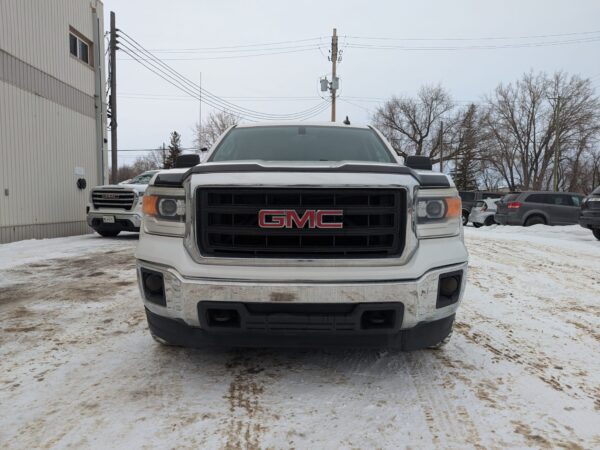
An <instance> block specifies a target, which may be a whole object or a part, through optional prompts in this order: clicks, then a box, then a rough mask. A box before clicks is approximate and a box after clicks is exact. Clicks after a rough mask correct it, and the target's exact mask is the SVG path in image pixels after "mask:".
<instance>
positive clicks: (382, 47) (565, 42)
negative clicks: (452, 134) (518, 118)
mask: <svg viewBox="0 0 600 450" xmlns="http://www.w3.org/2000/svg"><path fill="white" fill-rule="evenodd" d="M593 42H600V36H594V37H591V38H585V39H571V40H562V41H545V42H525V43H521V44H482V45H455V46H405V45H391V44H387V45H377V44H363V43H351V42H350V43H349V44H348V48H355V49H363V50H405V51H432V50H433V51H457V50H498V49H507V48H534V47H556V46H561V45H569V44H582V43H593Z"/></svg>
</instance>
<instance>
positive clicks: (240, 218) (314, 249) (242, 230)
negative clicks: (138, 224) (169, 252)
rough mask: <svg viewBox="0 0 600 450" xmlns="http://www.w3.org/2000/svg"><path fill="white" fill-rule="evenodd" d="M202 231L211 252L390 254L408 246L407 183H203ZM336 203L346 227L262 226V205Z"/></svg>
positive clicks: (203, 246)
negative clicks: (349, 185) (395, 185)
mask: <svg viewBox="0 0 600 450" xmlns="http://www.w3.org/2000/svg"><path fill="white" fill-rule="evenodd" d="M196 197H197V205H196V206H197V216H196V232H197V240H198V247H199V249H200V252H201V253H202V254H203V255H205V256H222V257H227V256H233V257H242V258H244V257H245V258H261V257H275V258H286V257H289V258H306V257H308V258H343V257H345V258H367V257H371V258H385V257H397V256H400V255H401V254H402V250H403V249H404V234H405V224H404V222H405V219H406V199H405V192H404V190H402V189H368V188H365V189H347V188H327V189H313V188H305V189H288V188H217V187H215V188H212V187H210V188H209V187H207V188H204V187H202V188H198V190H197V191H196ZM270 208H275V209H286V210H287V209H289V210H293V211H296V212H297V213H298V214H303V213H304V212H305V211H306V210H307V209H321V208H323V209H326V208H336V209H339V210H341V211H343V218H340V221H341V223H343V227H340V229H319V228H309V227H304V228H293V229H289V228H287V229H272V228H261V227H260V226H259V223H258V215H259V212H260V210H262V209H270Z"/></svg>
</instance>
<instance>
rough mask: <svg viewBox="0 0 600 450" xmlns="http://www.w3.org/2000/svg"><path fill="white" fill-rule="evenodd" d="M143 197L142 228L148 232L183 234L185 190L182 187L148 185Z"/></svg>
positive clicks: (171, 234)
mask: <svg viewBox="0 0 600 450" xmlns="http://www.w3.org/2000/svg"><path fill="white" fill-rule="evenodd" d="M142 198H143V207H142V211H143V212H144V230H145V231H146V232H147V233H150V234H161V235H165V236H183V235H184V234H185V209H186V208H185V192H184V190H183V189H171V188H158V187H149V188H148V189H147V190H146V192H145V195H144V196H143V197H142Z"/></svg>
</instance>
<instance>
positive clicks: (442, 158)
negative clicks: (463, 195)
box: [440, 120, 444, 173]
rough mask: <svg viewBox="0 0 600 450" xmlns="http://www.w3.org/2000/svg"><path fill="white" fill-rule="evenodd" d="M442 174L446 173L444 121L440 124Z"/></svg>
mask: <svg viewBox="0 0 600 450" xmlns="http://www.w3.org/2000/svg"><path fill="white" fill-rule="evenodd" d="M440 172H442V173H444V121H443V120H442V121H441V122H440Z"/></svg>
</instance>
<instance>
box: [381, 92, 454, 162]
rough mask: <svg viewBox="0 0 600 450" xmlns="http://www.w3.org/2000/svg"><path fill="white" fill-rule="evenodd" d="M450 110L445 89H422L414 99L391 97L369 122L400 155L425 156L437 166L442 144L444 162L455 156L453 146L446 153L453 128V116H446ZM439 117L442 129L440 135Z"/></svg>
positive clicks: (450, 104)
mask: <svg viewBox="0 0 600 450" xmlns="http://www.w3.org/2000/svg"><path fill="white" fill-rule="evenodd" d="M453 108H454V105H453V103H452V99H451V97H450V94H449V93H448V92H447V91H446V90H445V89H444V88H442V87H441V86H439V85H438V86H423V87H421V88H420V89H419V92H418V93H417V96H416V98H413V97H392V98H391V99H390V100H388V101H387V102H385V103H384V105H383V106H381V107H379V108H377V111H376V112H375V114H374V116H373V119H372V120H373V123H374V125H375V126H376V127H377V128H379V130H380V131H381V132H382V133H383V134H384V135H385V136H386V138H387V139H388V140H389V141H390V142H391V144H392V146H393V147H394V149H395V150H396V152H397V153H398V154H399V155H400V156H403V157H406V156H409V155H425V156H429V157H430V158H431V159H432V162H433V163H439V162H440V156H441V155H440V153H441V152H440V150H441V149H442V143H443V145H444V147H443V158H444V159H448V158H453V157H454V156H455V154H456V147H455V146H451V145H450V146H449V147H448V151H447V150H446V144H448V143H449V142H448V141H449V140H451V139H450V136H451V135H452V129H453V127H454V126H455V125H456V117H453V118H452V117H449V113H451V112H452V110H453ZM444 116H448V117H447V118H444ZM442 118H444V129H443V134H442V135H441V136H440V128H441V122H442ZM440 138H441V139H440Z"/></svg>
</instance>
